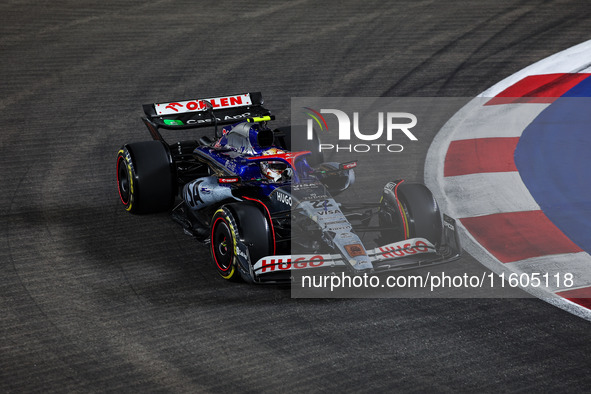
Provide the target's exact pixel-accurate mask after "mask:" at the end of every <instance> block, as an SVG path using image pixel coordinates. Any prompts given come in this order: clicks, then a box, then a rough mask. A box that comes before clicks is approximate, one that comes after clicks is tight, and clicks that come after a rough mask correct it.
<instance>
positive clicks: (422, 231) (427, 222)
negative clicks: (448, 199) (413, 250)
mask: <svg viewBox="0 0 591 394" xmlns="http://www.w3.org/2000/svg"><path fill="white" fill-rule="evenodd" d="M379 218H380V226H383V227H385V228H387V229H386V230H382V232H381V235H382V238H384V239H385V240H387V241H388V242H395V241H401V240H404V239H409V238H417V237H420V238H425V239H427V240H429V241H430V242H431V243H432V244H433V245H435V246H438V245H440V244H441V237H442V234H443V222H442V218H441V212H440V210H439V206H438V204H437V201H436V200H435V198H434V197H433V194H432V193H431V191H430V190H429V189H428V188H427V186H425V185H423V184H421V183H407V182H405V181H397V182H393V183H389V184H388V185H386V187H385V188H384V193H383V195H382V199H381V206H380V214H379Z"/></svg>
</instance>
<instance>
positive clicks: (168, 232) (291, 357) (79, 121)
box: [0, 0, 591, 392]
mask: <svg viewBox="0 0 591 394" xmlns="http://www.w3.org/2000/svg"><path fill="white" fill-rule="evenodd" d="M327 4H328V5H327ZM0 15H1V17H0V18H1V19H2V22H1V23H0V53H1V61H0V92H1V96H0V110H1V111H2V114H3V122H2V126H0V127H1V134H0V163H1V167H0V177H1V180H2V182H1V185H2V186H1V190H0V207H1V214H0V218H1V219H0V220H1V230H0V231H1V237H0V269H1V275H0V311H1V313H0V391H1V392H23V391H25V392H32V391H44V392H48V391H59V392H63V391H68V392H103V391H134V392H143V391H151V392H152V391H164V392H166V391H170V392H197V391H209V392H228V391H232V392H235V391H239V392H244V391H254V392H259V391H263V392H277V391H293V392H309V391H329V392H332V391H337V390H338V391H356V392H365V391H386V390H388V391H394V390H395V391H405V392H406V391H413V392H416V391H420V392H422V391H440V392H445V391H475V390H482V391H488V392H492V391H498V390H502V391H525V390H528V391H529V390H533V389H536V390H542V391H554V390H560V391H585V390H584V389H585V388H586V389H589V388H590V387H591V375H590V374H589V373H588V371H589V367H590V366H591V363H590V361H591V352H590V351H589V350H591V345H590V343H591V333H590V330H589V328H590V327H589V322H588V321H585V320H582V319H580V318H578V317H575V316H572V315H570V314H568V313H567V312H564V311H562V310H560V309H558V308H555V307H553V306H551V305H548V304H546V303H544V302H542V301H539V300H536V299H524V298H508V299H497V298H476V299H455V298H435V299H417V298H396V299H292V298H291V296H290V291H289V289H288V288H282V287H279V288H278V287H268V286H264V287H261V286H249V285H246V284H229V283H226V282H224V281H223V280H221V279H220V278H219V277H218V276H217V274H216V273H215V271H214V269H213V267H212V265H211V263H210V262H209V256H208V253H207V250H206V249H205V248H204V247H202V246H200V245H198V244H196V243H195V242H194V241H193V240H192V239H191V238H189V237H187V236H185V235H184V234H183V233H182V231H180V229H179V228H178V227H177V226H176V225H175V224H174V223H173V222H172V221H170V219H169V218H168V217H167V215H166V214H159V215H154V216H132V215H129V214H127V213H126V212H124V211H123V210H122V209H121V207H120V206H119V202H118V197H117V190H116V186H115V172H114V165H115V161H114V159H115V154H116V150H117V149H118V148H119V146H120V145H121V144H123V143H125V142H131V141H136V140H144V139H148V133H147V132H146V130H145V128H144V126H143V125H142V124H141V122H140V120H139V117H140V115H141V104H144V103H150V102H158V101H168V100H175V99H184V98H194V97H207V96H210V97H215V96H216V95H220V94H227V93H238V92H243V91H262V92H263V94H264V97H265V98H266V101H267V104H268V106H269V107H270V108H271V109H273V110H274V112H275V113H276V115H277V116H278V118H283V119H287V118H288V117H289V106H290V98H291V97H292V96H441V97H445V96H454V97H460V96H464V97H472V96H475V95H476V94H478V93H480V92H481V91H483V90H485V89H486V88H487V87H489V86H491V85H493V84H494V83H496V82H497V81H499V80H501V79H503V78H504V77H506V76H508V75H511V74H512V73H514V72H516V71H518V70H519V69H521V68H523V67H525V66H527V65H529V64H531V63H533V62H534V61H537V60H539V59H541V58H544V57H547V56H549V55H551V54H553V53H555V52H557V51H560V50H562V49H565V48H567V47H570V46H572V45H575V44H578V43H580V42H582V41H585V40H587V39H588V38H589V36H588V26H589V22H590V21H591V9H590V8H589V6H588V4H586V2H583V1H570V2H569V1H495V2H490V1H482V2H472V1H470V2H469V1H457V2H444V1H439V2H436V1H398V2H396V3H395V4H394V3H392V2H385V1H383V2H376V1H364V2H354V1H348V2H347V1H345V2H343V1H339V2H328V3H324V2H323V3H322V5H320V2H318V3H317V2H312V1H294V2H289V3H279V2H274V1H270V2H267V3H258V4H254V3H238V2H229V1H228V2H203V4H196V2H192V1H186V2H172V1H154V2H144V1H141V2H140V1H127V2H114V1H101V2H90V1H51V2H50V1H43V2H41V1H16V0H15V1H5V2H2V4H0ZM436 131H437V130H433V135H434V133H435V132H436ZM430 138H432V136H431V137H430ZM427 140H428V138H427ZM428 145H429V144H428V143H427V142H425V143H422V144H421V146H420V147H417V148H415V149H414V150H412V151H410V152H409V154H407V155H405V156H401V157H400V159H399V160H398V161H397V164H396V171H397V174H400V176H403V177H405V178H409V179H416V180H421V178H422V173H423V165H424V157H425V155H426V152H427V149H428ZM360 177H361V176H360ZM470 267H478V263H477V262H476V261H475V260H473V259H472V258H471V257H470V256H465V257H464V258H463V259H462V260H461V261H458V262H457V263H453V264H452V265H451V267H449V268H448V270H450V271H454V272H462V271H465V270H469V269H477V270H478V269H480V270H481V269H482V268H470Z"/></svg>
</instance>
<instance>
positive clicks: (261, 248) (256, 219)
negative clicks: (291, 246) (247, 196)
mask: <svg viewBox="0 0 591 394" xmlns="http://www.w3.org/2000/svg"><path fill="white" fill-rule="evenodd" d="M210 250H211V257H212V259H213V262H214V264H215V267H216V269H217V271H218V273H219V274H220V275H221V276H222V278H224V279H226V280H231V281H237V280H239V279H240V278H241V277H242V279H246V280H252V278H250V270H246V269H242V270H241V269H240V266H239V264H240V263H239V262H238V254H240V255H241V256H242V257H243V258H245V259H246V263H247V264H249V265H252V264H254V263H256V262H257V261H258V260H259V259H260V258H262V257H265V256H269V255H272V254H273V253H274V244H273V237H272V229H271V226H270V223H269V220H268V219H267V217H266V215H265V214H264V213H263V211H262V210H261V209H260V208H259V206H258V205H255V203H250V202H243V203H230V204H226V205H224V206H222V207H221V208H219V209H218V210H217V211H216V212H215V213H214V215H213V218H212V220H211V242H210ZM241 271H242V273H241Z"/></svg>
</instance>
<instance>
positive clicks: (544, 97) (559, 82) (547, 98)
mask: <svg viewBox="0 0 591 394" xmlns="http://www.w3.org/2000/svg"><path fill="white" fill-rule="evenodd" d="M589 75H591V74H579V73H576V74H565V73H560V74H542V75H530V76H528V77H525V78H523V79H522V80H520V81H518V82H517V83H515V84H513V85H511V86H509V87H508V88H507V89H505V90H503V91H502V92H501V93H499V94H497V95H496V96H495V97H494V98H492V99H490V100H489V101H488V102H487V103H486V104H485V105H498V104H512V103H552V102H554V101H555V100H556V98H558V97H561V96H562V95H563V94H564V93H566V92H567V91H569V90H570V89H571V88H573V87H574V86H576V85H577V84H578V83H579V82H581V81H582V80H583V79H585V78H587V77H588V76H589Z"/></svg>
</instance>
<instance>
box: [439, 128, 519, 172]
mask: <svg viewBox="0 0 591 394" xmlns="http://www.w3.org/2000/svg"><path fill="white" fill-rule="evenodd" d="M518 142H519V137H504V138H474V139H469V140H457V141H452V142H451V144H449V148H448V150H447V154H446V156H445V164H444V170H443V176H456V175H466V174H477V173H482V172H507V171H517V167H516V166H515V161H514V159H513V154H514V152H515V148H516V147H517V143H518Z"/></svg>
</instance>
